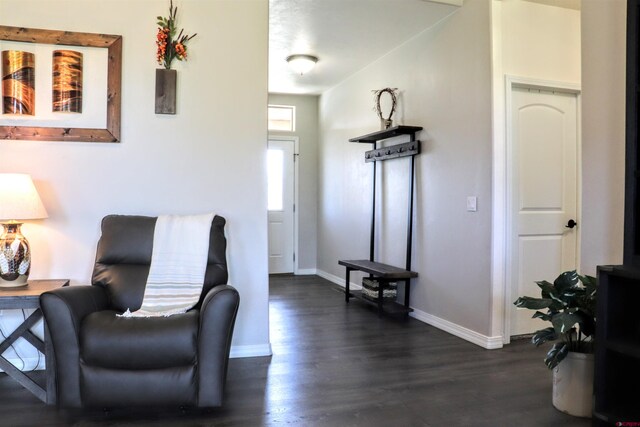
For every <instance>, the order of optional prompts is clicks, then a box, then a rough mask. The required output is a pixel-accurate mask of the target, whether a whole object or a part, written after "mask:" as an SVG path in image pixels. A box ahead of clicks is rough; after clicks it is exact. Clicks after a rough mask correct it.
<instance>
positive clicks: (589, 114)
mask: <svg viewBox="0 0 640 427" xmlns="http://www.w3.org/2000/svg"><path fill="white" fill-rule="evenodd" d="M625 46H626V2H623V1H608V0H589V1H583V2H582V186H583V196H582V226H581V227H582V248H581V249H582V260H581V264H582V272H583V273H584V274H595V272H596V266H597V265H604V264H621V263H622V249H623V236H624V230H623V229H624V158H625V155H624V138H625V129H624V123H625V119H624V116H625V76H626V71H625V63H626V48H625Z"/></svg>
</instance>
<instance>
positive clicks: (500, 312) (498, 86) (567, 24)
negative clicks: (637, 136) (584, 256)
mask: <svg viewBox="0 0 640 427" xmlns="http://www.w3.org/2000/svg"><path fill="white" fill-rule="evenodd" d="M491 7H492V23H491V25H492V45H493V49H492V61H493V63H492V69H493V139H494V142H493V146H494V149H493V175H494V178H493V179H494V183H493V184H494V189H493V190H494V191H493V208H494V221H493V232H494V234H493V271H492V277H493V288H494V289H493V298H492V301H493V307H492V313H493V314H492V322H491V330H492V334H494V335H498V334H503V319H504V310H505V308H504V306H505V304H504V303H505V298H506V299H507V303H508V304H507V307H508V308H507V312H508V310H510V309H511V305H510V304H509V303H510V301H513V300H515V298H516V297H517V296H515V295H510V292H509V289H508V287H509V286H510V283H512V279H510V278H509V277H507V275H506V271H507V269H508V267H509V263H510V262H512V261H511V254H510V253H508V252H507V251H506V248H505V243H506V241H507V234H508V230H506V223H507V216H506V212H507V208H506V203H507V193H506V192H507V181H508V176H507V148H506V111H505V108H506V107H505V96H506V94H505V82H506V78H507V76H509V77H516V78H519V79H527V80H535V81H538V82H542V81H547V82H554V83H557V84H563V85H572V86H577V87H579V85H580V78H581V77H580V75H581V72H580V68H581V64H580V57H581V44H580V12H579V11H577V10H573V9H567V8H561V7H555V6H547V5H542V4H538V3H532V2H530V1H524V0H492V3H491ZM578 222H581V218H578ZM581 231H583V232H584V230H582V228H581Z"/></svg>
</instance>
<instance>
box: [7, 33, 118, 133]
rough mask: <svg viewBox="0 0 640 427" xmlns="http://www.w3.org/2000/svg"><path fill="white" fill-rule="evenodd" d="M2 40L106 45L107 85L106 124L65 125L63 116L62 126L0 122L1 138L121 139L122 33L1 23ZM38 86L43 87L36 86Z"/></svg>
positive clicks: (80, 45) (62, 44)
mask: <svg viewBox="0 0 640 427" xmlns="http://www.w3.org/2000/svg"><path fill="white" fill-rule="evenodd" d="M1 40H6V41H8V42H18V43H35V44H45V45H46V44H49V45H61V46H78V47H90V48H103V49H106V52H107V59H106V64H107V70H106V84H107V87H106V121H105V122H104V123H105V126H104V127H88V128H87V127H73V126H64V124H65V122H64V120H62V121H61V123H62V125H63V126H59V127H52V126H37V125H36V126H32V125H28V126H19V125H2V124H0V139H5V140H32V141H78V142H120V112H121V87H122V36H117V35H108V34H96V33H80V32H72V31H59V30H43V29H37V28H22V27H10V26H4V25H0V41H1ZM80 87H81V86H80ZM36 90H40V89H39V88H37V89H36ZM42 90H51V88H48V89H46V88H45V89H42ZM80 96H82V93H81V92H80ZM3 102H4V100H3ZM76 110H77V109H76ZM80 111H81V110H80ZM76 112H78V111H76ZM36 118H37V116H36ZM70 123H71V122H70ZM36 124H37V121H36Z"/></svg>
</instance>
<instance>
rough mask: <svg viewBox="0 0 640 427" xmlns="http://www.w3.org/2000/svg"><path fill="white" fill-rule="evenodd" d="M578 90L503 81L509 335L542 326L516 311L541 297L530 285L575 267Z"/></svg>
mask: <svg viewBox="0 0 640 427" xmlns="http://www.w3.org/2000/svg"><path fill="white" fill-rule="evenodd" d="M578 101H579V90H577V89H576V88H573V87H562V86H558V87H554V86H547V85H535V84H527V83H520V82H518V81H515V80H510V81H508V84H507V109H506V111H507V215H506V217H507V235H506V237H507V241H506V254H507V262H506V268H507V272H506V273H507V274H506V277H507V292H506V293H507V295H506V296H507V300H506V305H507V308H506V316H505V326H506V327H505V331H506V332H507V333H508V336H515V335H523V334H530V333H532V332H535V331H536V330H538V329H541V328H544V327H546V326H548V325H547V324H546V323H545V322H543V321H541V320H540V319H532V318H531V311H530V310H526V309H520V308H516V307H515V306H514V305H513V304H512V302H513V301H514V300H515V299H516V298H517V297H519V296H523V295H527V296H533V297H539V296H540V288H539V287H538V286H537V284H536V283H535V282H536V281H540V280H545V279H546V280H549V281H553V279H555V277H557V276H558V274H559V273H561V272H563V271H566V270H573V269H576V268H577V260H578V239H579V223H580V219H579V218H578V214H579V212H578V201H579V200H578V197H579V191H578V190H579V167H578V158H579V157H578V153H579V146H580V133H579V108H578V106H579V102H578Z"/></svg>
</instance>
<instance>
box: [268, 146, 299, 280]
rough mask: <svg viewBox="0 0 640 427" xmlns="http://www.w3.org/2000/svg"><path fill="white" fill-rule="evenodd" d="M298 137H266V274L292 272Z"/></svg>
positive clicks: (295, 232) (295, 218)
mask: <svg viewBox="0 0 640 427" xmlns="http://www.w3.org/2000/svg"><path fill="white" fill-rule="evenodd" d="M297 154H298V138H297V137H280V136H278V137H275V136H274V137H269V145H268V150H267V185H268V190H267V195H268V198H267V210H268V227H269V228H268V233H269V274H283V273H294V272H295V271H296V270H297V268H296V265H297V262H296V259H295V257H296V246H297V245H296V240H297V239H296V235H297V212H296V202H297V197H296V194H297V192H296V188H297V185H296V183H297V176H298V174H297V162H296V156H297Z"/></svg>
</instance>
